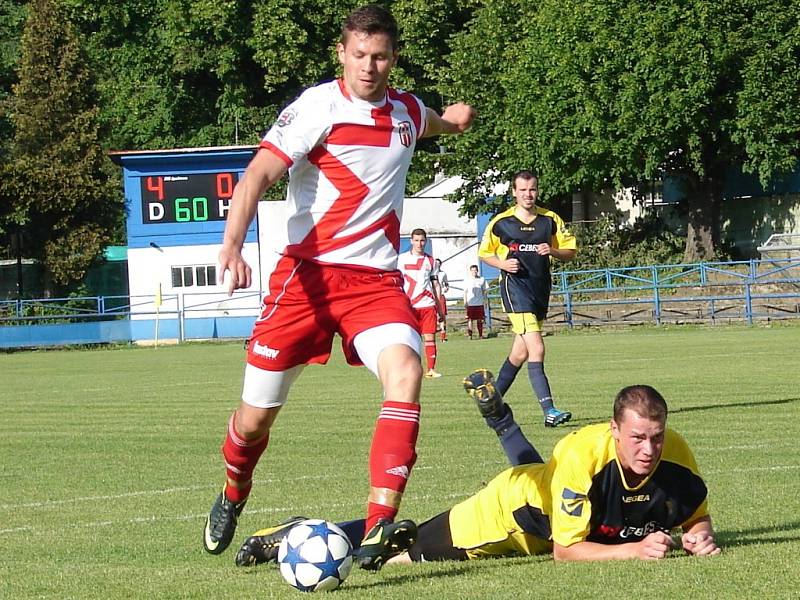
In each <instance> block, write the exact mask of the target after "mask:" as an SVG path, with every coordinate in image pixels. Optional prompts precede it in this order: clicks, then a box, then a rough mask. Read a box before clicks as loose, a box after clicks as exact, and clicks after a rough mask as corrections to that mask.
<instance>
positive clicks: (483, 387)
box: [464, 369, 506, 419]
mask: <svg viewBox="0 0 800 600" xmlns="http://www.w3.org/2000/svg"><path fill="white" fill-rule="evenodd" d="M464 389H465V390H466V391H467V394H469V396H470V398H472V399H473V400H475V403H476V404H477V405H478V410H479V411H480V413H481V416H482V417H484V418H486V419H501V418H502V417H503V416H504V415H505V414H506V404H505V402H503V397H502V396H501V395H500V392H498V391H497V389H496V388H495V387H494V376H493V375H492V373H491V371H488V370H486V369H478V370H477V371H473V372H472V373H470V374H469V375H468V376H467V377H465V378H464Z"/></svg>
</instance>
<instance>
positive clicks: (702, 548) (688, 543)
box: [681, 517, 722, 556]
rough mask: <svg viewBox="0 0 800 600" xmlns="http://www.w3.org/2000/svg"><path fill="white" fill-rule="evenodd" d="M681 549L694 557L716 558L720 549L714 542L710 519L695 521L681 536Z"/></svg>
mask: <svg viewBox="0 0 800 600" xmlns="http://www.w3.org/2000/svg"><path fill="white" fill-rule="evenodd" d="M681 544H682V545H683V549H684V550H686V552H688V553H689V554H693V555H695V556H716V555H717V554H719V553H720V552H722V548H720V547H719V546H717V543H716V542H715V541H714V528H713V526H712V525H711V517H704V518H702V519H700V520H699V521H695V522H694V523H693V524H692V525H691V526H689V527H688V528H687V529H686V530H685V531H684V533H683V535H682V536H681Z"/></svg>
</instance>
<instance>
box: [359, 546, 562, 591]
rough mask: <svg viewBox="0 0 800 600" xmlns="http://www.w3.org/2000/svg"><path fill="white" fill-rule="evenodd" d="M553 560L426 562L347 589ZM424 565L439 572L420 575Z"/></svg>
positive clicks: (546, 556)
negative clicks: (419, 566)
mask: <svg viewBox="0 0 800 600" xmlns="http://www.w3.org/2000/svg"><path fill="white" fill-rule="evenodd" d="M552 560H553V558H552V555H550V554H539V555H536V556H513V557H499V556H498V557H496V558H494V559H489V558H487V559H481V560H469V561H466V562H458V561H441V562H439V561H436V562H426V563H415V564H414V565H395V566H392V567H389V568H388V569H385V570H382V571H381V572H380V579H376V580H374V581H372V582H368V583H359V584H355V585H351V583H350V582H348V584H347V589H348V590H358V589H360V590H366V589H377V588H380V587H384V586H390V585H391V586H396V585H403V584H405V583H412V582H414V581H419V579H420V578H421V577H422V578H424V579H426V580H429V579H435V578H440V577H454V576H457V575H464V574H466V573H475V572H478V571H479V570H480V569H492V568H493V565H496V566H497V567H498V568H505V567H507V566H509V565H514V564H525V565H530V564H533V563H539V562H551V561H552ZM422 564H424V565H427V566H430V565H437V570H436V571H433V572H431V571H429V570H426V571H425V572H424V573H420V572H419V571H418V570H416V569H414V566H417V565H422ZM406 569H408V570H406ZM401 571H402V572H401Z"/></svg>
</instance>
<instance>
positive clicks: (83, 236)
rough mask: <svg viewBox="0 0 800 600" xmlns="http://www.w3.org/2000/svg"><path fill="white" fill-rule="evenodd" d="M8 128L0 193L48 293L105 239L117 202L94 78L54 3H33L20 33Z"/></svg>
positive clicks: (76, 273)
mask: <svg viewBox="0 0 800 600" xmlns="http://www.w3.org/2000/svg"><path fill="white" fill-rule="evenodd" d="M9 115H10V119H11V123H12V124H13V126H14V136H13V140H12V142H11V146H10V153H9V161H8V162H7V163H6V164H5V165H3V167H2V168H3V171H2V179H1V180H0V198H2V199H3V201H4V203H6V205H7V206H8V207H9V208H10V211H9V215H8V216H7V219H8V221H9V222H11V223H13V224H15V225H16V226H18V227H20V228H21V229H22V240H23V246H22V251H23V253H24V255H25V256H28V257H30V258H35V259H38V260H39V261H41V263H42V264H43V266H44V268H45V273H46V277H47V281H46V287H47V288H48V289H49V291H53V290H54V289H55V286H57V285H62V286H63V285H66V284H68V283H70V282H72V281H75V280H77V279H80V278H81V277H82V276H83V275H84V274H85V272H86V269H87V268H88V267H89V265H90V264H91V263H92V262H93V261H94V260H95V259H96V258H97V257H98V256H99V255H100V254H101V252H102V250H103V248H104V247H105V246H106V245H107V244H108V243H109V241H110V240H111V237H112V235H113V233H114V231H115V229H116V227H117V225H118V223H119V217H120V216H121V213H122V199H121V194H120V193H119V191H118V189H117V186H116V185H115V182H114V181H113V180H112V179H111V178H110V177H109V175H108V173H107V172H106V170H105V169H106V168H108V166H109V165H108V162H107V159H106V157H105V154H104V152H103V150H102V148H101V145H100V142H99V131H98V125H97V115H98V109H97V107H96V106H95V105H94V98H93V81H92V77H91V75H90V72H89V70H88V69H87V65H86V61H85V57H84V55H83V52H82V49H81V46H80V43H79V39H78V37H77V36H76V34H75V32H74V30H73V27H72V25H71V24H70V22H69V21H68V20H67V19H66V18H64V15H63V13H62V12H61V11H60V8H59V5H58V4H57V2H56V1H55V0H33V1H32V2H31V3H30V5H29V11H28V18H27V21H26V23H25V29H24V33H23V35H22V42H21V49H20V60H19V71H18V83H16V84H15V85H14V86H13V95H12V96H11V97H10V98H9Z"/></svg>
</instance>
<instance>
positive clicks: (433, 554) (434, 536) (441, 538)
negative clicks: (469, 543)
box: [408, 510, 469, 562]
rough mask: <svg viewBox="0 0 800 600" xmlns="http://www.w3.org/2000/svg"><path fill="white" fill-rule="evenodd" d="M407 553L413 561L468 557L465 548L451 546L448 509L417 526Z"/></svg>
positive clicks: (465, 558)
mask: <svg viewBox="0 0 800 600" xmlns="http://www.w3.org/2000/svg"><path fill="white" fill-rule="evenodd" d="M408 555H409V556H410V557H411V560H413V561H414V562H429V561H438V560H468V559H469V557H468V556H467V552H466V550H463V549H461V548H455V547H453V536H452V534H451V533H450V511H449V510H448V511H445V512H443V513H442V514H440V515H437V516H435V517H433V518H432V519H428V520H427V521H425V522H424V523H422V524H421V525H420V526H419V533H418V535H417V541H416V543H415V544H414V545H413V546H411V548H409V550H408Z"/></svg>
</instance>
